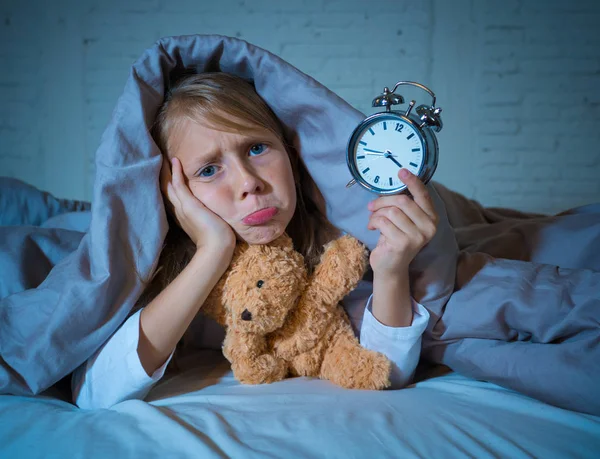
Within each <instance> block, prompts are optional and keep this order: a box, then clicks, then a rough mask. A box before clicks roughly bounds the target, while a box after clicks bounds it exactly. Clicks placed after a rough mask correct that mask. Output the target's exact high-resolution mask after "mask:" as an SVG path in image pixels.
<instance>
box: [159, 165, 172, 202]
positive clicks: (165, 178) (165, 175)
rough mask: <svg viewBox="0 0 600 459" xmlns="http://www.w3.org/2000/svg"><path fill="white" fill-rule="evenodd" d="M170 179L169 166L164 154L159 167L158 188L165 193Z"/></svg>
mask: <svg viewBox="0 0 600 459" xmlns="http://www.w3.org/2000/svg"><path fill="white" fill-rule="evenodd" d="M170 181H171V166H170V164H169V161H168V160H167V158H166V157H165V156H163V161H162V166H161V168H160V190H161V191H162V192H163V194H167V184H168V183H169V182H170Z"/></svg>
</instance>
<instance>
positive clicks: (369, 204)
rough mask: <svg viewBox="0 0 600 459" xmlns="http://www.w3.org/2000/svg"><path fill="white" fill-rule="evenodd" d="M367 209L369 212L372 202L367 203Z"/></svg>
mask: <svg viewBox="0 0 600 459" xmlns="http://www.w3.org/2000/svg"><path fill="white" fill-rule="evenodd" d="M367 208H368V209H369V210H371V209H372V208H373V201H369V203H368V204H367Z"/></svg>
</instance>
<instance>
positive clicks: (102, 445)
mask: <svg viewBox="0 0 600 459" xmlns="http://www.w3.org/2000/svg"><path fill="white" fill-rule="evenodd" d="M599 453H600V418H598V417H594V416H591V415H585V414H580V413H575V412H570V411H566V410H563V409H560V408H556V407H553V406H549V405H546V404H544V403H541V402H538V401H536V400H533V399H530V398H528V397H526V396H523V395H521V394H518V393H515V392H513V391H510V390H506V389H503V388H501V387H498V386H496V385H493V384H489V383H486V382H482V381H475V380H472V379H468V378H465V377H463V376H460V375H458V374H455V373H448V374H443V375H441V376H436V377H432V378H429V379H427V380H424V381H421V382H418V383H416V384H414V385H413V386H410V387H408V388H406V389H403V390H400V391H381V392H376V391H373V392H371V391H353V390H345V389H341V388H339V387H336V386H334V385H332V384H330V383H329V382H327V381H320V380H316V379H306V378H294V379H287V380H284V381H281V382H279V383H275V384H269V385H260V386H245V385H240V384H238V383H237V381H235V379H234V378H233V376H232V373H231V371H230V368H229V365H228V363H227V362H226V361H225V360H224V359H223V357H222V355H220V353H218V352H214V351H202V352H199V353H198V354H196V355H193V356H189V357H188V360H187V362H184V366H183V369H182V371H181V372H180V373H179V374H177V375H175V376H172V377H170V378H167V379H164V380H163V381H161V382H160V383H159V384H158V385H157V386H156V387H155V388H154V389H153V390H152V391H151V392H150V394H149V396H148V397H147V399H146V401H138V400H132V401H127V402H123V403H120V404H118V405H116V406H114V407H113V408H111V409H107V410H96V411H86V410H80V409H78V408H77V407H75V406H73V405H71V404H69V403H67V402H65V401H62V400H59V399H56V398H52V397H51V396H49V395H43V396H37V397H19V396H0V457H1V458H38V457H39V458H65V457H69V458H72V457H81V458H86V459H91V458H128V457H131V458H141V457H148V458H153V457H157V458H158V457H160V458H164V457H169V458H171V457H173V458H176V457H201V458H212V457H234V458H253V457H260V458H264V457H273V458H289V457H302V458H313V457H314V458H317V457H318V458H323V457H331V458H334V457H340V458H341V457H344V458H365V457H369V458H379V457H382V458H383V457H385V458H389V457H441V456H443V457H465V456H472V457H478V458H485V457H511V458H515V457H532V456H533V457H544V458H552V457H590V458H591V457H598V454H599Z"/></svg>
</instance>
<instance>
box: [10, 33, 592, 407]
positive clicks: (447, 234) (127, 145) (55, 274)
mask: <svg viewBox="0 0 600 459" xmlns="http://www.w3.org/2000/svg"><path fill="white" fill-rule="evenodd" d="M190 71H193V72H208V71H211V72H212V71H222V72H228V73H232V74H236V75H238V76H241V77H243V78H246V79H248V80H251V81H252V82H253V83H254V86H255V88H256V91H257V92H258V94H259V95H260V96H261V97H262V98H263V99H264V100H265V101H266V103H267V104H268V105H269V106H270V107H271V109H272V110H273V112H274V113H275V114H276V115H277V117H278V118H279V119H280V120H281V122H282V124H283V126H284V131H285V135H286V138H287V140H288V142H290V143H291V144H292V145H293V146H294V147H295V148H296V149H297V150H298V152H299V153H300V155H301V157H302V159H303V161H304V162H305V164H306V166H307V168H308V170H309V172H310V173H311V175H312V176H313V178H314V179H315V182H316V183H317V185H318V186H319V188H320V189H321V191H322V193H323V195H324V197H325V200H326V203H327V212H328V217H329V219H330V220H331V221H332V223H333V224H334V225H336V226H337V227H339V228H340V229H342V230H344V231H346V232H348V233H350V234H352V235H353V236H355V237H356V238H358V239H360V240H361V241H363V242H364V243H365V244H366V245H367V246H368V247H369V248H371V249H372V248H373V247H374V246H375V244H376V242H377V237H378V233H376V232H372V231H369V230H367V228H366V222H367V221H368V217H369V211H368V209H367V203H368V201H370V200H372V199H373V198H374V195H372V194H371V193H369V192H368V191H366V190H364V189H362V188H360V187H353V188H351V189H347V188H346V187H345V185H346V183H347V182H348V181H349V180H350V179H351V176H350V173H349V171H348V168H347V166H346V157H345V148H346V144H347V141H348V138H349V136H350V134H351V133H352V131H353V129H354V128H355V127H356V125H357V124H358V123H359V122H360V121H362V120H363V119H364V117H365V115H364V114H362V113H360V112H359V111H357V110H355V109H354V108H352V107H351V106H350V105H349V104H348V103H346V102H345V101H344V100H342V99H341V98H340V97H338V96H337V95H335V94H334V93H332V92H331V91H329V90H328V89H327V88H325V87H324V86H323V85H321V84H320V83H318V82H317V81H315V80H314V79H312V78H311V77H309V76H307V75H305V74H303V73H302V72H300V71H299V70H298V69H296V68H294V67H293V66H292V65H290V64H288V63H287V62H285V61H283V60H282V59H280V58H278V57H277V56H275V55H273V54H271V53H270V52H268V51H266V50H263V49H261V48H258V47H256V46H253V45H251V44H249V43H247V42H245V41H243V40H239V39H235V38H229V37H223V36H216V35H208V36H203V35H194V36H180V37H169V38H164V39H161V40H159V41H158V42H157V43H156V44H155V45H154V46H152V47H151V48H149V49H148V50H147V51H146V52H144V54H143V55H142V56H141V57H140V58H139V59H138V60H137V61H136V62H135V64H134V65H133V67H132V69H131V72H130V76H129V78H128V80H127V83H126V86H125V89H124V91H123V94H122V96H121V97H120V98H119V100H118V102H117V106H116V108H115V110H114V112H113V116H112V119H111V121H110V123H109V125H108V127H107V129H106V130H105V132H104V134H103V136H102V138H101V142H100V146H99V148H98V150H97V152H96V178H95V182H94V193H93V202H92V204H93V205H92V218H91V224H90V227H89V230H88V231H87V232H86V233H85V234H83V233H77V234H78V235H79V236H75V237H74V235H73V232H72V231H71V232H68V231H66V230H56V229H50V228H37V227H26V228H18V229H15V227H4V228H2V229H1V234H0V235H1V236H2V238H1V239H0V244H1V245H2V247H0V249H1V250H0V252H2V253H5V254H7V255H3V257H4V258H3V259H1V260H0V263H1V264H2V269H3V270H4V269H18V270H19V272H23V273H24V274H23V276H21V277H19V278H18V279H14V280H13V281H12V282H13V284H12V285H11V286H10V289H9V291H10V295H8V296H6V297H5V298H3V299H2V302H1V304H0V393H15V394H31V393H38V392H40V391H42V390H44V389H46V388H48V387H49V386H51V385H52V384H54V383H55V382H57V381H58V380H59V379H61V378H62V377H64V376H66V375H68V374H69V373H70V372H71V371H73V370H74V369H75V368H76V367H77V366H79V365H80V364H82V363H83V362H84V361H85V360H86V359H87V358H89V357H90V356H91V355H92V354H93V353H94V352H95V351H96V350H97V349H98V348H99V347H100V346H101V345H102V343H104V342H105V341H106V340H107V339H108V338H109V337H110V335H111V334H112V333H113V332H114V331H115V330H116V329H117V328H118V327H119V325H120V324H121V323H122V322H123V321H124V320H125V318H126V317H127V315H128V313H129V311H130V310H131V308H132V306H133V305H134V303H135V302H136V300H137V299H138V297H139V295H140V294H141V291H142V288H143V283H144V281H147V280H149V279H150V278H151V276H152V274H153V272H154V270H155V268H156V264H157V262H158V258H159V254H160V250H161V247H162V243H163V240H164V237H165V234H166V231H167V220H166V215H165V210H164V205H163V200H162V196H161V193H160V189H159V181H158V177H159V172H160V168H161V163H162V157H161V154H160V151H159V149H158V147H157V146H156V144H155V142H154V140H153V139H152V137H151V135H150V134H149V131H150V127H151V125H152V124H153V122H154V119H155V116H156V114H157V111H158V108H159V107H160V105H161V104H162V102H163V98H164V95H165V92H166V89H167V88H168V86H169V84H170V82H172V81H174V80H176V79H177V78H178V77H180V76H181V75H182V74H184V73H186V74H188V73H190ZM401 78H402V75H401V67H400V68H399V75H398V79H399V80H400V79H401ZM392 83H393V82H390V84H392ZM440 150H441V155H445V154H449V153H448V152H444V149H443V141H441V148H440ZM428 189H429V192H430V193H431V196H432V199H433V202H434V204H435V207H436V209H437V211H438V213H439V215H440V223H439V226H438V231H437V234H436V236H435V238H434V239H433V240H432V241H431V242H430V243H429V244H428V245H427V246H426V247H425V248H424V249H423V250H422V251H421V252H420V253H419V255H418V256H417V258H416V259H415V260H414V261H413V263H412V264H411V267H410V268H411V289H412V295H413V296H414V297H415V299H416V300H417V301H419V302H420V303H421V304H423V305H424V306H425V307H427V308H428V310H429V311H430V314H431V321H430V324H429V327H428V330H427V335H426V337H425V340H424V341H425V346H424V351H425V354H426V356H428V357H430V358H433V359H435V360H436V361H438V362H442V363H445V364H447V365H449V366H451V367H453V368H456V369H459V370H460V371H463V372H464V373H466V374H470V375H475V376H476V377H483V378H488V379H490V380H493V381H495V382H499V383H503V384H505V385H508V386H509V387H515V388H518V389H519V390H523V391H524V392H526V393H529V394H533V395H535V396H538V397H540V398H542V399H545V400H547V401H550V402H551V403H557V404H562V406H567V407H571V408H575V409H581V408H582V406H581V405H582V404H581V403H576V404H572V403H571V400H565V397H563V396H560V397H556V393H555V392H556V388H552V389H549V390H538V388H537V384H538V382H539V379H538V377H537V376H534V377H532V376H531V374H530V373H531V372H523V373H521V372H519V371H514V364H512V363H509V362H510V361H511V360H510V359H511V358H512V357H513V355H514V354H515V353H514V352H513V351H512V349H508V348H507V350H506V351H503V350H502V349H504V348H503V346H502V345H503V344H514V343H506V342H505V341H511V340H512V341H518V342H519V344H523V343H524V341H519V338H520V337H527V336H529V339H532V338H531V337H532V336H537V335H536V333H537V332H538V329H537V328H536V324H535V321H528V322H527V327H529V328H531V330H529V328H528V330H529V331H528V332H527V333H529V335H526V334H523V335H522V336H521V335H519V333H516V334H514V336H513V335H511V334H502V333H501V332H498V331H497V330H496V328H494V327H492V326H490V324H488V323H487V322H486V321H491V323H492V324H494V325H497V324H496V322H494V319H493V318H494V311H496V310H498V311H504V310H506V309H511V308H512V309H511V311H513V312H514V314H512V313H511V314H512V315H511V318H512V319H514V322H515V323H514V326H515V327H517V328H518V327H519V321H520V319H519V313H518V311H520V310H521V309H523V310H528V309H527V308H530V307H532V305H531V303H528V298H527V296H526V295H525V294H524V292H523V290H522V282H523V280H524V279H525V278H524V275H526V276H529V277H526V279H527V282H531V284H528V285H530V286H533V287H530V288H536V287H537V286H536V285H535V284H534V282H537V281H538V280H536V279H535V278H536V277H537V278H538V279H539V274H540V273H542V272H543V273H544V276H546V277H544V278H543V279H542V281H543V282H544V284H543V285H544V288H549V287H550V286H551V285H552V282H555V281H556V279H555V278H554V277H553V274H552V272H551V271H552V270H551V268H540V266H541V265H538V264H535V263H523V262H516V261H515V262H514V263H515V264H511V263H513V262H512V261H509V260H505V263H495V259H493V258H492V257H487V258H483V259H481V258H479V259H478V262H477V263H466V264H465V263H463V265H462V266H466V268H465V272H466V273H468V274H467V275H466V278H467V279H466V280H465V276H462V277H461V276H460V275H459V276H457V262H458V261H459V247H458V244H457V240H456V237H455V232H454V229H453V228H452V226H451V225H450V222H449V220H448V216H447V213H446V205H448V202H446V203H444V201H443V200H442V199H441V197H440V195H439V194H438V192H437V191H436V184H434V183H430V184H428ZM595 228H596V229H598V228H600V222H598V223H597V226H596V227H595ZM17 231H20V232H18V233H17ZM51 231H52V232H51ZM15 234H19V235H20V236H19V237H18V238H16V239H15V237H14V235H15ZM49 235H51V236H52V237H49ZM11 238H12V239H11ZM9 240H10V241H12V242H11V243H10V244H11V250H8V248H9V245H8V244H9V242H8V241H9ZM40 240H43V243H39V242H36V241H40ZM32 241H33V246H34V247H35V248H36V250H34V251H33V252H34V253H33V254H32V251H31V250H30V251H29V255H28V257H29V263H28V264H23V263H22V262H17V261H18V260H22V259H23V252H20V251H19V248H20V247H25V246H26V245H29V246H31V244H32ZM65 241H67V244H66V245H65ZM15 247H16V249H15ZM65 247H69V248H70V249H71V251H66V250H65ZM57 254H58V255H57ZM38 260H45V265H44V266H45V268H44V270H43V273H44V276H40V273H39V269H38V271H37V275H36V276H33V277H32V276H28V275H27V271H28V270H29V269H30V268H31V266H33V265H34V264H36V263H38ZM460 260H461V261H462V262H464V260H465V256H464V254H463V255H461V258H460ZM469 260H471V259H469ZM481 260H483V261H481ZM471 261H472V260H471ZM517 263H522V264H517ZM488 265H489V266H491V267H490V268H489V271H486V269H488ZM524 265H527V266H524ZM458 266H459V267H460V266H461V265H458ZM474 266H476V267H477V269H474ZM547 271H548V272H547ZM482 273H483V274H482ZM586 273H587V271H586ZM459 274H460V273H459ZM560 275H561V276H565V275H566V274H565V273H561V274H560ZM586 276H587V277H586ZM44 277H45V278H44ZM576 277H577V279H575V278H574V277H571V278H570V279H568V282H572V281H574V280H577V281H578V282H579V283H578V284H577V286H575V287H577V288H579V290H577V292H578V294H580V295H584V296H585V298H587V299H589V300H590V301H588V303H590V304H591V303H594V304H595V305H596V306H597V303H598V293H597V292H598V291H600V288H597V287H598V286H597V285H596V284H595V283H594V282H597V281H598V275H597V273H596V274H595V277H593V276H592V274H591V272H590V274H581V272H580V271H578V272H577V276H576ZM459 278H460V279H462V280H461V284H460V285H459V286H458V289H459V291H458V292H457V293H458V295H457V299H456V300H454V296H455V295H456V294H454V295H453V292H454V290H455V288H456V285H455V280H456V279H459ZM584 278H585V279H584ZM42 279H43V280H42ZM503 279H504V280H503ZM513 281H514V282H515V283H516V284H518V288H517V289H516V290H515V288H514V286H511V285H510V284H509V283H510V282H513ZM488 283H492V286H493V287H494V288H493V289H488V288H487V287H488ZM519 283H521V284H519ZM561 285H562V284H561ZM503 286H507V288H506V289H503ZM575 287H574V286H572V284H569V285H568V286H565V287H564V289H563V290H561V291H560V292H561V293H560V294H561V295H562V298H564V297H565V295H566V293H565V289H566V290H568V291H569V292H570V291H571V290H570V289H571V288H573V289H575ZM594 288H595V293H594V292H592V290H593V289H594ZM573 291H575V290H573ZM492 292H493V295H492ZM552 292H555V293H557V294H559V292H558V291H557V290H556V289H555V290H553V291H552ZM569 292H567V293H569ZM548 295H549V296H552V294H551V293H548ZM594 295H595V296H594ZM541 300H543V301H546V300H547V298H546V297H544V298H542V299H541ZM465 304H466V305H467V306H469V307H467V306H465ZM586 304H587V303H586ZM551 307H553V308H555V309H556V308H559V309H560V307H561V306H560V305H552V306H551ZM519 308H521V309H519ZM482 309H485V310H486V313H485V314H480V313H481V310H482ZM596 309H600V308H598V307H597V308H596ZM465 311H466V312H465ZM557 313H558V312H557ZM536 314H538V313H536ZM539 314H542V313H541V312H539ZM582 314H584V315H585V314H589V309H586V310H585V311H583V312H582ZM481 317H484V319H481V320H479V319H480V318H481ZM596 317H597V315H596ZM512 326H513V325H511V327H512ZM548 326H549V325H548ZM497 328H499V329H500V330H501V331H503V329H502V326H500V325H498V326H497ZM571 331H573V330H571ZM575 331H578V330H575ZM541 332H542V333H543V330H542V331H541ZM557 336H558V338H560V333H559V334H558V335H556V334H554V335H552V336H550V337H551V338H552V339H557ZM595 336H598V333H597V327H596V335H595ZM471 339H477V340H480V341H482V343H481V346H479V347H477V346H475V347H474V348H473V349H471V341H469V340H471ZM486 340H487V341H486ZM490 343H493V345H492V347H493V352H495V354H493V355H494V359H496V360H494V362H495V363H496V364H497V365H498V366H497V367H495V366H494V365H490V359H489V357H488V355H492V353H491V352H492V350H490V354H488V355H485V354H486V353H487V352H488V351H487V349H488V347H489V345H490ZM463 345H465V346H469V354H468V355H465V354H464V353H463V352H462V347H461V346H463ZM483 349H486V351H485V352H484V351H482V350H483ZM517 352H520V351H517ZM544 355H545V354H544ZM596 355H597V354H596ZM597 361H598V360H596V362H597ZM482 369H483V370H482ZM514 378H516V380H517V383H514ZM560 387H562V386H559V389H560ZM532 388H535V390H534V389H532ZM598 403H600V402H598ZM596 408H598V405H596ZM598 412H600V408H598Z"/></svg>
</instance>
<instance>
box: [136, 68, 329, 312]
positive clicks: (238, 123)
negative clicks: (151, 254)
mask: <svg viewBox="0 0 600 459" xmlns="http://www.w3.org/2000/svg"><path fill="white" fill-rule="evenodd" d="M186 121H194V122H202V123H209V124H210V127H211V128H214V129H217V130H221V131H225V132H236V133H242V134H249V133H251V132H254V131H256V129H264V130H267V131H269V132H270V133H272V134H274V135H275V136H276V137H277V138H278V139H279V140H280V141H281V143H282V144H283V145H284V146H285V148H286V151H287V154H288V156H289V159H290V163H291V165H292V171H293V175H294V182H295V187H296V198H297V199H296V209H295V212H294V216H293V217H292V220H291V222H290V224H289V225H288V227H287V229H286V232H287V234H288V235H289V236H290V237H291V238H292V241H293V243H294V248H295V249H296V250H297V251H298V252H300V253H301V254H302V255H303V256H304V258H305V262H306V265H307V268H308V270H309V272H310V271H312V270H313V268H314V267H315V265H316V264H317V263H318V261H319V258H320V256H321V253H322V250H323V245H325V244H326V243H327V242H329V241H331V240H332V239H334V238H335V237H337V236H339V234H340V231H339V230H338V229H337V228H336V227H335V226H334V225H333V224H332V223H331V222H329V220H328V219H327V217H326V212H325V200H324V198H323V195H322V194H321V192H320V191H319V189H318V187H317V185H316V183H315V182H314V180H313V179H312V177H311V176H310V174H309V172H308V170H307V168H306V166H305V165H304V163H303V162H302V159H301V158H300V156H299V154H298V152H297V151H296V150H295V148H294V147H293V146H291V145H290V144H289V143H288V142H287V141H286V139H285V136H284V132H283V128H282V125H281V123H280V122H279V120H278V118H277V117H276V116H275V114H274V113H273V111H272V110H271V109H270V108H269V106H268V105H267V104H266V103H265V101H264V100H263V99H262V98H261V97H260V96H259V95H258V93H257V92H256V91H255V89H254V86H253V85H252V84H251V83H250V82H248V81H246V80H244V79H243V78H241V77H238V76H235V75H231V74H228V73H222V72H212V73H202V74H197V75H191V76H187V77H184V78H183V79H181V80H180V81H178V82H176V84H174V85H173V87H172V88H171V89H170V91H169V92H168V94H167V95H166V97H165V101H164V103H163V105H162V106H161V108H160V110H159V112H158V115H157V117H156V121H155V124H154V126H153V129H152V134H153V137H154V140H155V141H156V143H157V145H158V147H159V148H160V150H161V152H162V153H163V154H164V155H169V152H170V147H171V144H170V139H172V138H173V137H174V136H173V135H172V134H173V133H174V132H176V131H177V130H178V129H179V128H180V127H181V126H182V125H183V124H184V123H185V122H186ZM168 220H169V230H168V232H167V235H166V238H165V243H164V246H163V250H162V252H161V255H160V259H159V263H158V268H157V271H156V275H155V277H154V278H153V280H152V281H151V282H150V285H148V287H147V288H146V289H145V291H144V293H143V294H142V297H141V298H140V299H139V300H138V304H137V305H136V306H137V307H136V308H134V310H137V309H139V308H141V307H143V306H144V305H145V304H148V303H149V302H150V301H151V300H152V299H153V298H154V297H155V296H156V295H158V293H160V291H162V290H163V289H164V288H165V287H166V286H167V285H168V284H169V283H170V282H171V281H172V280H173V279H174V278H175V277H177V275H179V273H180V272H181V271H182V270H183V269H184V268H185V266H186V265H187V264H188V263H189V261H190V260H191V258H192V256H193V254H194V252H195V249H196V248H195V246H194V244H193V243H192V241H191V240H190V238H189V237H188V236H187V234H186V233H185V232H184V231H183V230H182V229H181V228H180V227H179V226H178V225H177V224H176V223H175V221H174V219H173V218H172V216H171V215H168Z"/></svg>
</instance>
